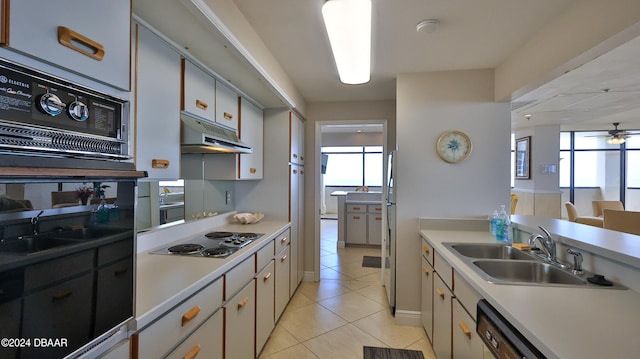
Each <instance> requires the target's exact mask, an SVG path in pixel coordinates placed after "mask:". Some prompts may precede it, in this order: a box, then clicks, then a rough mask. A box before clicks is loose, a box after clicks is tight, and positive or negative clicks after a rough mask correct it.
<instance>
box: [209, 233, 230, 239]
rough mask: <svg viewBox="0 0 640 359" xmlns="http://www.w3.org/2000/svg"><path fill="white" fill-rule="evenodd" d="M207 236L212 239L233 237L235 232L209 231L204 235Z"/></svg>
mask: <svg viewBox="0 0 640 359" xmlns="http://www.w3.org/2000/svg"><path fill="white" fill-rule="evenodd" d="M204 236H205V237H207V238H211V239H224V238H231V237H233V233H231V232H209V233H207V234H205V235H204Z"/></svg>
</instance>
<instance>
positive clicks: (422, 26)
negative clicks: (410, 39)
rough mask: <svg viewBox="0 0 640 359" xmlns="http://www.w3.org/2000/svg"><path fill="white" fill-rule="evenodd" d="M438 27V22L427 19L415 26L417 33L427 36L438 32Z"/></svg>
mask: <svg viewBox="0 0 640 359" xmlns="http://www.w3.org/2000/svg"><path fill="white" fill-rule="evenodd" d="M438 27H440V20H437V19H428V20H422V21H420V22H419V23H418V25H416V31H417V32H426V33H428V34H430V33H432V32H434V31H436V30H438Z"/></svg>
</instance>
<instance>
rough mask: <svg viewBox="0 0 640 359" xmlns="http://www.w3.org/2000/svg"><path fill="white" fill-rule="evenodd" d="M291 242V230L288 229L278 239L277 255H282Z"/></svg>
mask: <svg viewBox="0 0 640 359" xmlns="http://www.w3.org/2000/svg"><path fill="white" fill-rule="evenodd" d="M290 240H291V229H290V228H287V229H286V230H285V231H284V232H282V233H280V234H279V235H278V236H277V237H276V254H277V253H280V252H281V251H282V249H284V248H285V247H286V246H287V244H289V241H290Z"/></svg>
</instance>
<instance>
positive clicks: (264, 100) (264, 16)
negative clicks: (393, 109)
mask: <svg viewBox="0 0 640 359" xmlns="http://www.w3.org/2000/svg"><path fill="white" fill-rule="evenodd" d="M229 1H233V2H234V3H235V4H236V5H237V7H238V8H239V9H240V11H241V12H242V13H243V15H244V16H245V17H246V19H247V20H248V22H249V23H250V24H251V25H252V26H253V28H254V30H255V31H256V33H257V34H259V36H260V37H261V38H262V40H263V42H264V43H265V45H266V46H267V47H268V48H269V49H270V51H271V53H272V54H273V56H274V57H275V58H276V60H277V61H278V62H279V63H280V65H281V66H282V68H283V69H284V70H285V71H286V72H287V74H288V76H289V77H290V78H291V80H292V82H293V83H294V84H295V86H296V88H297V89H298V91H299V92H300V93H301V95H302V96H303V97H304V98H305V100H306V101H307V102H308V103H317V102H331V101H375V100H392V99H395V96H396V89H395V84H396V76H397V74H398V73H411V72H432V71H447V70H466V69H485V68H496V67H498V66H499V65H500V64H502V63H503V62H504V61H505V59H506V58H507V57H508V56H509V55H510V54H512V53H513V52H514V51H516V50H517V49H518V47H519V46H520V45H521V44H522V43H524V42H526V41H527V39H528V38H529V37H530V36H531V35H532V34H533V33H535V32H536V31H538V30H540V29H541V28H542V27H544V26H545V25H546V24H547V23H549V22H550V21H552V20H553V19H554V17H556V16H558V14H561V13H562V12H563V11H564V10H565V9H567V8H568V7H569V6H570V5H571V3H572V2H574V1H580V0H536V1H530V0H529V1H527V0H482V1H478V0H402V1H401V4H402V5H401V6H400V5H398V4H399V2H398V1H397V0H373V33H372V66H371V68H372V70H371V71H372V74H371V81H370V82H368V83H366V84H362V85H344V84H341V83H340V81H339V78H338V74H337V71H336V67H335V63H334V62H333V57H332V54H331V49H330V48H329V41H328V38H327V35H326V32H325V30H324V26H323V22H322V17H321V7H322V4H323V3H324V0H302V1H301V0H260V1H256V0H229ZM181 3H182V4H181ZM184 3H188V1H175V0H133V10H134V13H136V14H137V15H139V16H140V17H141V18H142V19H143V20H144V21H146V22H148V23H150V24H151V25H152V26H153V27H155V28H156V29H157V30H159V31H160V32H162V33H163V34H165V35H167V37H169V38H170V39H171V40H172V41H174V42H175V43H177V45H178V46H180V47H182V48H183V49H185V51H186V52H188V53H189V54H191V55H193V56H194V57H195V58H197V59H199V60H200V61H201V62H202V63H203V64H204V65H205V66H208V67H209V68H211V69H215V71H216V73H217V75H218V77H220V78H222V79H224V80H226V81H227V82H228V83H229V84H231V85H234V86H236V88H239V89H242V90H243V91H244V92H245V93H246V94H247V95H248V96H249V97H251V98H253V99H255V100H256V101H257V102H258V103H260V104H262V105H264V106H265V107H280V106H284V102H283V101H282V99H281V98H280V97H278V96H276V95H274V94H273V90H272V88H271V87H270V86H268V85H267V84H266V83H265V81H264V79H263V78H262V77H261V75H260V74H259V73H258V72H257V71H255V69H253V68H252V67H251V66H250V65H249V64H248V62H247V61H246V59H244V58H243V57H242V56H241V55H240V54H239V53H238V52H237V51H234V49H233V46H232V45H231V44H230V43H229V42H228V41H227V40H226V39H225V38H224V37H223V36H221V35H219V34H215V31H212V29H211V28H210V27H207V25H206V24H204V23H203V22H202V21H193V13H192V11H190V10H188V9H186V8H185V6H184V5H183V4H184ZM167 14H171V16H167ZM425 19H438V20H439V21H440V26H439V28H438V29H437V30H436V31H435V32H433V33H418V32H417V31H416V25H417V23H418V22H420V21H422V20H425ZM212 35H213V36H212ZM204 43H206V44H207V46H201V44H204ZM638 58H640V39H636V40H632V41H630V42H628V43H627V44H624V45H623V46H620V47H619V48H617V49H614V50H613V51H611V52H609V53H608V54H605V55H603V56H600V57H599V58H597V59H595V60H593V61H591V62H590V63H587V64H585V65H583V66H580V67H578V68H576V69H574V70H572V71H570V72H569V73H567V74H564V75H562V76H560V77H559V78H557V79H555V80H553V81H551V82H549V83H547V84H545V85H543V86H542V87H540V88H538V89H536V90H534V91H532V92H529V93H527V94H525V95H523V96H522V97H520V98H518V99H516V100H515V101H514V102H513V103H512V108H513V111H512V128H514V129H517V128H521V127H529V126H533V125H542V124H561V125H562V126H573V127H580V126H583V127H586V128H589V129H609V128H612V126H611V125H610V124H611V123H612V122H621V125H620V128H621V129H638V128H640V110H639V109H638V108H640V106H639V105H638V104H640V101H637V100H636V99H637V98H638V97H637V95H638V94H640V93H639V92H640V66H638V65H637V63H636V62H637V59H638ZM634 61H635V62H634ZM247 68H249V71H247ZM528 114H531V116H530V117H528V118H525V117H524V115H528ZM349 130H352V129H349Z"/></svg>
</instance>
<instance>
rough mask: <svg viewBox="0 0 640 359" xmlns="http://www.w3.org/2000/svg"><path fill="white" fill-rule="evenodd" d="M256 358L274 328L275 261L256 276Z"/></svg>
mask: <svg viewBox="0 0 640 359" xmlns="http://www.w3.org/2000/svg"><path fill="white" fill-rule="evenodd" d="M255 281H256V353H255V354H256V356H258V354H260V352H261V351H262V348H263V347H264V345H265V343H266V342H267V339H269V335H271V332H272V331H273V328H274V327H275V317H274V306H275V261H274V260H273V259H271V261H270V262H269V264H268V265H267V266H266V267H265V268H264V269H263V270H262V271H260V273H258V274H257V275H256V279H255Z"/></svg>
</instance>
